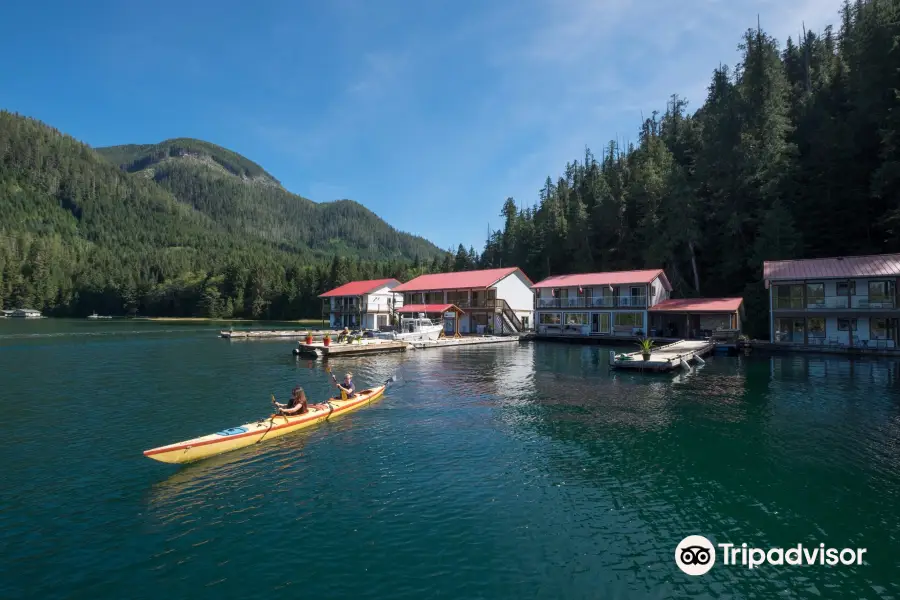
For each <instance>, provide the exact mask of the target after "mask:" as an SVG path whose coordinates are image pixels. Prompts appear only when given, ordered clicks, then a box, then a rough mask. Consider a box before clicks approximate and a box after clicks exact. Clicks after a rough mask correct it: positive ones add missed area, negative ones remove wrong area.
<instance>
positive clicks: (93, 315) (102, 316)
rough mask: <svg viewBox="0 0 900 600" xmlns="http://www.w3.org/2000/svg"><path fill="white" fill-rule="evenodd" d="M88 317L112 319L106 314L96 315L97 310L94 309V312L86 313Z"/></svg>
mask: <svg viewBox="0 0 900 600" xmlns="http://www.w3.org/2000/svg"><path fill="white" fill-rule="evenodd" d="M88 319H112V317H110V316H108V315H98V314H97V312H96V311H94V314H92V315H88Z"/></svg>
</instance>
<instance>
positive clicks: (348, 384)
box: [337, 372, 356, 400]
mask: <svg viewBox="0 0 900 600" xmlns="http://www.w3.org/2000/svg"><path fill="white" fill-rule="evenodd" d="M337 386H338V389H339V390H341V400H346V399H347V398H351V397H352V396H353V394H354V392H355V391H356V386H354V385H353V373H350V372H348V373H347V374H346V375H344V381H342V382H341V383H339V384H337Z"/></svg>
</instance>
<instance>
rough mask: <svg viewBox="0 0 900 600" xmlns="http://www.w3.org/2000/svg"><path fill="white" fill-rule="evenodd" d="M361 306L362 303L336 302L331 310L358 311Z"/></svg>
mask: <svg viewBox="0 0 900 600" xmlns="http://www.w3.org/2000/svg"><path fill="white" fill-rule="evenodd" d="M360 306H361V305H360V304H335V305H334V306H333V307H331V308H330V310H331V312H356V311H358V310H359V307H360ZM326 307H327V305H326Z"/></svg>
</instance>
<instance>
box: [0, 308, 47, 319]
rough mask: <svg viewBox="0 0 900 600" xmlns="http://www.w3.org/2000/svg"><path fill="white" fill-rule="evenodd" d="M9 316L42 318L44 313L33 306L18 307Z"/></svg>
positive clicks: (15, 317)
mask: <svg viewBox="0 0 900 600" xmlns="http://www.w3.org/2000/svg"><path fill="white" fill-rule="evenodd" d="M8 316H9V317H11V318H14V319H40V318H41V317H42V316H43V315H42V314H41V311H39V310H34V309H33V308H17V309H15V310H14V311H12V312H11V313H10V314H9V315H8Z"/></svg>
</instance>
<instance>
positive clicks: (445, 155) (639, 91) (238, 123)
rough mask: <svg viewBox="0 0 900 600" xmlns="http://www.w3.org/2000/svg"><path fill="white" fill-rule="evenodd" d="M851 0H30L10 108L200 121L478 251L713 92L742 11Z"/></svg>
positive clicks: (126, 128)
mask: <svg viewBox="0 0 900 600" xmlns="http://www.w3.org/2000/svg"><path fill="white" fill-rule="evenodd" d="M840 4H841V2H840V0H755V1H752V0H684V1H682V2H677V3H673V2H669V1H665V0H643V1H641V2H637V1H631V0H610V1H606V0H559V1H556V2H554V1H551V0H480V1H476V0H424V1H421V0H420V1H418V2H413V1H412V0H407V1H405V2H401V1H398V0H324V1H322V2H305V1H299V0H298V1H293V0H274V1H266V0H254V1H249V0H245V1H242V2H234V1H231V0H215V1H212V0H181V1H179V2H172V1H169V0H157V1H155V2H130V1H121V0H120V1H117V2H108V1H105V0H102V1H101V0H88V1H85V2H73V1H69V0H47V1H44V2H39V1H29V0H22V1H19V2H8V3H6V5H5V6H4V8H3V11H2V13H3V20H4V21H5V23H4V26H3V35H2V36H0V54H2V55H3V56H4V60H3V68H2V69H0V107H2V108H5V109H7V110H12V111H17V112H19V113H21V114H24V115H27V116H31V117H34V118H37V119H40V120H42V121H45V122H46V123H48V124H50V125H52V126H54V127H56V128H57V129H60V130H61V131H63V132H65V133H68V134H70V135H73V136H74V137H76V138H78V139H80V140H81V141H84V142H86V143H88V144H90V145H92V146H106V145H112V144H125V143H153V142H159V141H162V140H164V139H166V138H173V137H194V138H200V139H203V140H207V141H210V142H213V143H216V144H220V145H222V146H225V147H227V148H230V149H232V150H234V151H236V152H238V153H240V154H243V155H245V156H247V157H248V158H250V159H251V160H253V161H255V162H257V163H259V164H260V165H261V166H262V167H263V168H264V169H266V170H267V171H269V172H270V173H272V175H274V176H275V177H276V178H277V179H279V180H280V181H281V182H282V183H283V184H284V186H285V187H286V188H287V189H288V190H290V191H292V192H295V193H298V194H301V195H303V196H306V197H308V198H310V199H312V200H315V201H327V200H334V199H338V198H351V199H354V200H357V201H359V202H361V203H363V204H365V205H366V206H367V207H369V208H370V209H371V210H373V211H374V212H376V213H377V214H378V215H380V216H381V217H382V218H384V219H385V220H387V221H388V222H389V223H391V224H392V225H394V226H395V227H397V228H398V229H401V230H404V231H409V232H412V233H416V234H419V235H423V236H425V237H427V238H429V239H431V240H432V241H434V242H435V243H437V244H438V245H439V246H441V247H444V248H448V247H454V248H455V246H456V244H458V243H460V242H462V243H463V244H465V245H466V246H468V245H470V244H471V245H474V246H475V247H476V249H478V250H481V249H482V248H483V245H484V239H485V236H486V234H487V229H488V226H489V225H491V226H492V227H494V228H497V227H499V226H500V223H501V219H500V217H499V212H500V208H501V205H502V203H503V201H504V200H505V198H506V197H507V196H513V197H514V198H515V199H516V201H517V202H518V203H519V204H520V205H531V204H533V203H534V202H536V200H537V194H538V190H539V189H540V188H541V186H542V185H543V181H544V179H545V178H546V176H547V175H551V176H553V177H554V178H555V177H557V176H558V175H559V174H560V173H561V172H562V171H563V169H564V167H565V163H566V162H567V161H569V160H572V159H576V158H581V157H582V156H583V154H584V147H585V146H586V145H587V146H590V147H591V148H592V149H593V150H594V151H595V153H598V154H599V153H601V152H602V149H603V147H604V146H605V145H606V143H607V142H608V141H609V140H610V139H614V138H616V137H618V139H620V140H626V141H633V140H634V139H635V138H636V132H637V131H638V129H639V126H640V120H641V114H642V112H643V114H644V115H645V116H648V115H649V114H650V112H651V111H652V110H660V111H662V110H664V109H665V104H666V101H667V99H668V97H669V96H670V95H671V94H672V93H679V94H680V95H682V96H684V97H686V98H687V99H688V101H689V108H690V109H692V110H693V109H696V108H698V107H699V106H700V104H702V102H703V99H704V96H705V94H706V90H705V88H706V86H707V84H708V82H709V79H710V75H711V73H712V70H713V68H715V67H716V66H717V65H718V64H719V63H726V64H728V65H733V64H734V63H735V61H736V59H737V57H738V53H737V44H738V43H739V41H740V36H741V34H742V33H743V31H744V30H745V29H747V28H748V27H751V26H755V25H756V19H757V14H759V16H760V20H761V22H762V26H763V28H764V29H766V30H767V31H769V32H770V33H771V34H773V35H776V36H777V37H778V38H779V39H780V40H781V42H782V46H783V44H784V40H785V39H786V37H787V36H789V35H790V36H792V37H794V39H795V40H796V38H797V37H798V34H799V32H800V30H801V26H802V24H803V22H805V24H806V27H807V28H811V29H813V30H816V31H821V29H822V28H823V27H824V26H825V25H826V24H829V23H833V24H834V25H835V27H836V28H837V25H838V23H839V19H838V8H839V6H840Z"/></svg>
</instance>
